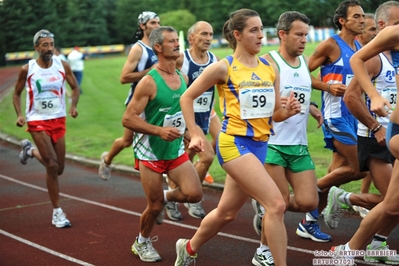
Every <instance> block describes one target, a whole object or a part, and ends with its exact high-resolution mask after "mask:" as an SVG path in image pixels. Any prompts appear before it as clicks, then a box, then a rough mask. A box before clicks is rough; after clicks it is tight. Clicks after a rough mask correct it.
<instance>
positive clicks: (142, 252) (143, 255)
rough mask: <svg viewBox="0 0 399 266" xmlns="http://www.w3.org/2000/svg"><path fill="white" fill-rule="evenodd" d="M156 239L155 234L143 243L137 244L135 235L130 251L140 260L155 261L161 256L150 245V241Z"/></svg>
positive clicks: (159, 259)
mask: <svg viewBox="0 0 399 266" xmlns="http://www.w3.org/2000/svg"><path fill="white" fill-rule="evenodd" d="M157 240H158V237H157V236H154V237H153V238H151V239H149V240H147V241H146V242H144V243H141V244H139V242H138V237H136V240H135V241H134V243H133V245H132V251H133V253H134V254H136V255H137V256H139V257H140V259H141V260H142V261H145V262H157V261H161V260H162V259H161V256H159V253H158V251H156V249H155V248H154V247H153V246H152V242H155V241H157Z"/></svg>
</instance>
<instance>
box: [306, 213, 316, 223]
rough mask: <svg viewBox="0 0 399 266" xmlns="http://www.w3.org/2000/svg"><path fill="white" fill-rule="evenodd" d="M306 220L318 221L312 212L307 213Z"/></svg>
mask: <svg viewBox="0 0 399 266" xmlns="http://www.w3.org/2000/svg"><path fill="white" fill-rule="evenodd" d="M305 220H306V221H307V222H316V221H317V220H316V219H315V218H314V217H313V216H312V215H311V214H310V213H308V212H307V213H306V216H305Z"/></svg>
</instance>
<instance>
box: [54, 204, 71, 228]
mask: <svg viewBox="0 0 399 266" xmlns="http://www.w3.org/2000/svg"><path fill="white" fill-rule="evenodd" d="M51 223H52V224H53V225H54V226H55V227H57V228H65V227H70V226H71V223H70V222H69V220H68V219H67V218H66V214H65V213H64V212H63V211H62V209H61V208H58V210H56V211H54V212H53V219H52V220H51Z"/></svg>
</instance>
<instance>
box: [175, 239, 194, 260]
mask: <svg viewBox="0 0 399 266" xmlns="http://www.w3.org/2000/svg"><path fill="white" fill-rule="evenodd" d="M187 243H188V239H179V240H177V242H176V255H177V258H176V261H175V266H188V265H190V264H191V263H192V262H194V264H195V259H196V258H197V254H195V255H194V256H191V255H190V254H188V252H187V249H186V246H187Z"/></svg>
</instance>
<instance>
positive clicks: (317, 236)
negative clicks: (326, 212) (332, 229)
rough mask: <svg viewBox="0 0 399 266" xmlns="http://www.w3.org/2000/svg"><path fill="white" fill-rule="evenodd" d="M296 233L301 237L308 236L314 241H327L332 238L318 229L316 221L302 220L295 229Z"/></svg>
mask: <svg viewBox="0 0 399 266" xmlns="http://www.w3.org/2000/svg"><path fill="white" fill-rule="evenodd" d="M296 234H297V235H298V236H300V237H303V238H310V239H312V240H313V241H316V242H328V241H331V240H332V238H331V236H330V235H327V234H326V233H323V232H322V231H320V228H319V224H318V223H317V221H314V222H308V221H305V220H302V221H301V222H300V223H299V225H298V228H297V229H296Z"/></svg>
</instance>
